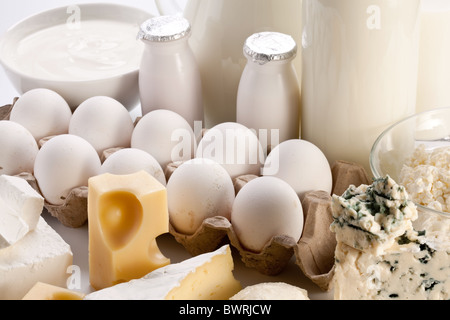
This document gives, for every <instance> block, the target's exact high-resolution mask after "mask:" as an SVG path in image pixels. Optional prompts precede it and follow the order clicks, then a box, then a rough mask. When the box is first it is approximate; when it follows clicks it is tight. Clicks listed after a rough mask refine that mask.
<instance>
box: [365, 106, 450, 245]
mask: <svg viewBox="0 0 450 320" xmlns="http://www.w3.org/2000/svg"><path fill="white" fill-rule="evenodd" d="M370 165H371V169H372V173H373V175H374V177H375V178H380V177H384V176H386V175H389V176H391V178H393V179H394V180H396V181H397V183H398V184H400V185H402V186H404V187H405V188H406V191H407V192H408V194H409V197H410V198H411V200H412V201H414V202H415V204H416V205H417V209H418V212H419V219H418V221H416V225H418V228H426V229H427V233H428V234H429V235H430V236H431V235H432V233H433V232H434V230H435V229H436V235H435V236H436V237H438V236H439V237H441V238H442V236H444V235H445V234H447V235H446V237H447V238H449V237H450V107H447V108H439V109H433V110H430V111H426V112H422V113H419V114H416V115H414V116H411V117H409V118H406V119H404V120H402V121H400V122H398V123H396V124H394V125H393V126H391V127H390V128H388V129H387V130H386V131H384V132H383V133H382V134H381V135H380V137H379V138H378V139H377V140H376V142H375V144H374V146H373V148H372V152H371V155H370ZM438 229H439V230H440V232H437V230H438ZM442 229H445V230H446V231H447V232H442ZM448 240H449V239H440V241H438V242H441V241H448Z"/></svg>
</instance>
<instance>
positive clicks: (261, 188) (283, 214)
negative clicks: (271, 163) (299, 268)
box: [231, 177, 304, 252]
mask: <svg viewBox="0 0 450 320" xmlns="http://www.w3.org/2000/svg"><path fill="white" fill-rule="evenodd" d="M303 223H304V216H303V208H302V205H301V202H300V199H299V198H298V196H297V194H296V193H295V191H294V190H293V189H292V188H291V186H289V184H287V183H286V182H284V181H283V180H281V179H278V178H274V177H260V178H257V179H254V180H252V181H250V182H249V183H248V184H246V185H245V186H244V187H243V188H242V189H241V191H240V192H239V193H238V195H237V196H236V200H235V201H234V204H233V210H232V213H231V224H232V225H233V229H234V230H235V232H236V236H237V237H238V239H239V242H240V243H241V245H242V246H243V247H244V248H246V249H247V250H250V251H253V252H261V251H262V250H263V249H264V247H265V246H266V245H267V244H268V243H269V242H270V240H271V239H272V238H273V237H275V236H282V235H284V236H289V237H292V238H293V239H294V240H295V241H296V242H298V240H300V237H301V235H302V233H303Z"/></svg>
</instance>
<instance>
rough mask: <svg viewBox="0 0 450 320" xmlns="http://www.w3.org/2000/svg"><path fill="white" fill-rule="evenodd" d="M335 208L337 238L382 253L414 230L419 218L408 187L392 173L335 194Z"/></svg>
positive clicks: (333, 227) (375, 252)
mask: <svg viewBox="0 0 450 320" xmlns="http://www.w3.org/2000/svg"><path fill="white" fill-rule="evenodd" d="M332 211H333V219H334V222H333V224H332V225H331V230H332V231H333V232H334V233H335V234H336V240H337V241H338V242H340V243H345V244H346V245H348V246H350V247H353V248H355V249H358V250H364V251H367V252H372V253H374V254H381V253H382V252H383V251H384V250H385V248H390V247H391V246H392V245H393V244H394V243H395V239H396V238H397V237H399V236H402V235H403V234H405V232H407V231H409V230H413V226H412V221H414V220H416V219H417V208H416V206H415V205H414V203H413V202H412V201H411V200H410V199H409V197H408V193H407V192H406V191H405V188H404V187H402V186H400V185H398V184H397V183H396V182H395V181H394V180H393V179H392V178H390V177H389V176H387V177H385V178H382V179H378V180H375V181H374V183H373V184H372V185H370V186H368V185H361V186H359V187H355V186H351V187H350V188H349V189H348V190H347V191H346V192H345V193H344V194H343V195H342V196H337V195H334V196H333V202H332Z"/></svg>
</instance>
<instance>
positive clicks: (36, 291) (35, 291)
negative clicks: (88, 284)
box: [22, 282, 85, 300]
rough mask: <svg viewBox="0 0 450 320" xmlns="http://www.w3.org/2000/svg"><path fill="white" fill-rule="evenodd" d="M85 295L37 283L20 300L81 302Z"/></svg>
mask: <svg viewBox="0 0 450 320" xmlns="http://www.w3.org/2000/svg"><path fill="white" fill-rule="evenodd" d="M84 297H85V294H83V293H79V292H75V291H71V290H68V289H65V288H61V287H57V286H53V285H50V284H47V283H42V282H38V283H36V284H35V285H34V286H33V288H31V289H30V291H28V293H27V294H26V295H25V296H24V297H23V299H22V300H83V298H84Z"/></svg>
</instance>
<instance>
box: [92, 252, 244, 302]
mask: <svg viewBox="0 0 450 320" xmlns="http://www.w3.org/2000/svg"><path fill="white" fill-rule="evenodd" d="M233 268H234V264H233V258H232V255H231V250H230V247H229V246H223V247H222V248H220V249H218V250H216V251H215V252H211V253H206V254H203V255H199V256H197V257H194V258H191V259H188V260H186V261H183V262H181V263H178V264H171V265H168V266H166V267H163V268H160V269H157V270H155V271H153V272H152V273H150V274H148V275H146V276H145V277H143V278H141V279H137V280H131V281H129V282H126V283H122V284H118V285H116V286H113V287H110V288H107V289H103V290H99V291H96V292H94V293H91V294H89V295H87V296H86V297H85V300H227V299H229V298H230V297H231V296H233V295H235V294H236V293H237V292H238V291H240V290H241V289H242V287H241V285H240V283H239V282H238V281H237V280H235V279H234V276H233V274H232V270H233Z"/></svg>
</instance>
